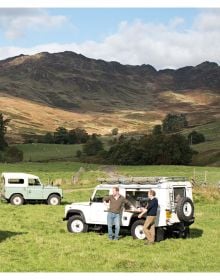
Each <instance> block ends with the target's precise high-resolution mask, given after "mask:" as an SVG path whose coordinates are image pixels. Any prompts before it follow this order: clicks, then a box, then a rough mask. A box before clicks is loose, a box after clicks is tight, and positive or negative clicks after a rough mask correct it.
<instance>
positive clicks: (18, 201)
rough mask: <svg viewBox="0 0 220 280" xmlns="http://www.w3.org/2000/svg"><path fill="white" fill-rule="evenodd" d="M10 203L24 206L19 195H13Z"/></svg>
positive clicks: (22, 199)
mask: <svg viewBox="0 0 220 280" xmlns="http://www.w3.org/2000/svg"><path fill="white" fill-rule="evenodd" d="M10 203H11V204H13V205H22V204H24V198H23V196H22V195H21V194H14V195H12V197H11V198H10Z"/></svg>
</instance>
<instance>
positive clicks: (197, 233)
mask: <svg viewBox="0 0 220 280" xmlns="http://www.w3.org/2000/svg"><path fill="white" fill-rule="evenodd" d="M202 235H203V230H202V229H199V228H191V229H190V236H189V238H198V237H201V236H202Z"/></svg>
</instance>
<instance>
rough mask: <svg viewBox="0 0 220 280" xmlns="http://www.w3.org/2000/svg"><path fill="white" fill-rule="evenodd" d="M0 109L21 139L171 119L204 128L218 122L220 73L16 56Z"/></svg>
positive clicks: (3, 72) (4, 67)
mask: <svg viewBox="0 0 220 280" xmlns="http://www.w3.org/2000/svg"><path fill="white" fill-rule="evenodd" d="M0 106H1V111H2V113H3V114H5V115H6V116H7V117H9V118H11V122H10V127H9V134H11V135H14V136H15V135H17V137H18V135H24V134H31V133H43V132H45V131H54V130H55V129H56V128H57V127H58V126H65V127H66V128H69V129H70V128H74V127H77V126H80V127H85V128H86V129H87V130H88V131H89V132H96V133H100V134H105V133H108V132H110V131H111V129H112V128H114V127H118V128H119V131H120V132H122V131H134V130H137V131H141V130H143V131H147V130H148V129H150V128H152V126H153V125H155V124H157V123H160V122H161V120H162V119H163V117H164V116H165V115H166V114H167V113H169V112H178V113H179V112H181V113H187V116H188V119H189V121H190V124H191V125H201V124H205V123H208V122H211V121H215V120H216V119H218V118H219V108H220V66H218V64H216V63H214V62H203V63H201V64H199V65H197V66H195V67H193V66H186V67H183V68H180V69H177V70H171V69H165V70H159V71H157V70H156V69H155V68H154V67H153V66H151V65H145V64H144V65H141V66H131V65H122V64H120V63H118V62H106V61H103V60H95V59H91V58H87V57H85V56H83V55H81V54H76V53H74V52H67V51H66V52H62V53H54V54H50V53H46V52H44V53H39V54H36V55H32V56H28V55H19V56H16V57H12V58H8V59H5V60H2V61H0Z"/></svg>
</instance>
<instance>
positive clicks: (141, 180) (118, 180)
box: [98, 177, 188, 185]
mask: <svg viewBox="0 0 220 280" xmlns="http://www.w3.org/2000/svg"><path fill="white" fill-rule="evenodd" d="M98 181H99V182H100V183H107V184H125V185H126V184H128V185H129V184H134V183H135V184H146V183H148V184H149V183H151V184H157V183H162V182H180V181H181V182H185V181H188V179H187V178H186V177H112V178H98Z"/></svg>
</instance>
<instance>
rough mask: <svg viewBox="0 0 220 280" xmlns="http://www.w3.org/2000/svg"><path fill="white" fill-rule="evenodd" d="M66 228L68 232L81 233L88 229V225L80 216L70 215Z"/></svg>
mask: <svg viewBox="0 0 220 280" xmlns="http://www.w3.org/2000/svg"><path fill="white" fill-rule="evenodd" d="M67 229H68V231H69V232H73V233H81V232H87V231H88V225H87V224H86V223H85V222H84V220H83V218H82V217H81V216H72V217H70V218H69V220H68V222H67Z"/></svg>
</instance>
